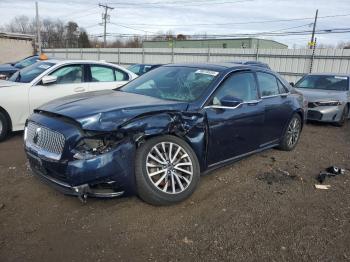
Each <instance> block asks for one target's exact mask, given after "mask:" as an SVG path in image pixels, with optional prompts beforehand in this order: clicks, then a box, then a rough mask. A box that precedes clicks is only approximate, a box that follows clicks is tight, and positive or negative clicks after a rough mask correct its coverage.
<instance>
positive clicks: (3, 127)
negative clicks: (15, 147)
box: [0, 112, 9, 142]
mask: <svg viewBox="0 0 350 262" xmlns="http://www.w3.org/2000/svg"><path fill="white" fill-rule="evenodd" d="M8 133H9V124H8V121H7V117H6V115H5V114H4V113H2V112H0V142H1V141H4V140H5V139H6V137H7V135H8Z"/></svg>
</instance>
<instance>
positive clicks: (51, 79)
mask: <svg viewBox="0 0 350 262" xmlns="http://www.w3.org/2000/svg"><path fill="white" fill-rule="evenodd" d="M41 81H42V82H43V84H44V85H47V84H52V83H55V82H56V81H57V76H49V75H48V76H44V77H43V78H42V79H41Z"/></svg>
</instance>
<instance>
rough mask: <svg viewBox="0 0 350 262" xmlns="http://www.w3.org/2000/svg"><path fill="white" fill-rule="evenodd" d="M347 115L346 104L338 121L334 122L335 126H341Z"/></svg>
mask: <svg viewBox="0 0 350 262" xmlns="http://www.w3.org/2000/svg"><path fill="white" fill-rule="evenodd" d="M348 116H349V105H346V106H345V107H344V109H343V113H342V115H341V117H340V120H339V122H337V123H335V125H336V126H343V125H344V124H345V122H346V120H347V119H348Z"/></svg>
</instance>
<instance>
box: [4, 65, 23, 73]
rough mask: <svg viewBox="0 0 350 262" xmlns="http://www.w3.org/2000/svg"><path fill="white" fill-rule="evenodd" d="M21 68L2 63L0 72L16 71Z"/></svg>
mask: <svg viewBox="0 0 350 262" xmlns="http://www.w3.org/2000/svg"><path fill="white" fill-rule="evenodd" d="M18 70H19V69H18V68H16V67H14V66H13V65H11V64H2V65H0V74H1V73H15V72H16V71H18Z"/></svg>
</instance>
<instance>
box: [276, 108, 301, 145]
mask: <svg viewBox="0 0 350 262" xmlns="http://www.w3.org/2000/svg"><path fill="white" fill-rule="evenodd" d="M301 128H302V124H301V117H300V116H299V115H298V114H294V115H293V117H292V119H291V120H290V121H289V123H288V127H287V129H286V131H285V133H284V135H283V137H282V140H281V143H280V146H279V148H280V149H282V150H284V151H291V150H293V149H294V148H295V147H296V145H297V143H298V141H299V138H300V133H301Z"/></svg>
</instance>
